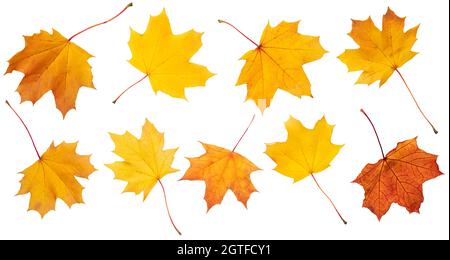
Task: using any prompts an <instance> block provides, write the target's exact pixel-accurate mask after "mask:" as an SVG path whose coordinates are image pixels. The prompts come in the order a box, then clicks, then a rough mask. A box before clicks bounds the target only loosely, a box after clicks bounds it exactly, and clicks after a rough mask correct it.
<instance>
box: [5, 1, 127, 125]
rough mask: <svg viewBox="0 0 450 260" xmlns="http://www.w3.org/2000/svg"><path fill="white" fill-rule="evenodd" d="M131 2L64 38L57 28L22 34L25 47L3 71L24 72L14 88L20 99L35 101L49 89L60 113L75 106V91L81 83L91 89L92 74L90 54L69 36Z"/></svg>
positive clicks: (76, 92)
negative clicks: (26, 34) (30, 34)
mask: <svg viewBox="0 0 450 260" xmlns="http://www.w3.org/2000/svg"><path fill="white" fill-rule="evenodd" d="M130 6H132V4H129V5H127V6H126V8H125V9H123V10H122V11H121V12H120V13H119V14H118V15H116V16H115V17H114V18H112V19H110V20H108V21H106V22H103V23H99V24H96V25H94V26H91V27H88V28H87V29H85V30H83V31H81V32H79V33H77V34H75V35H73V36H72V37H70V38H69V39H67V38H65V37H64V36H63V35H62V34H60V33H59V32H58V31H56V30H53V33H51V34H50V33H48V32H46V31H41V32H40V33H38V34H34V35H32V36H25V48H24V49H23V50H22V51H20V52H18V53H17V54H16V55H14V56H13V57H12V58H11V59H10V60H9V67H8V69H7V71H6V74H8V73H12V72H13V71H19V72H22V73H24V75H25V76H24V78H23V79H22V81H21V83H20V85H19V87H18V88H17V92H18V93H19V94H20V96H21V99H22V102H25V101H31V102H32V103H33V104H35V103H36V102H37V101H38V100H39V99H41V98H42V97H43V96H44V95H45V94H46V93H47V92H49V91H52V92H53V95H54V97H55V102H56V107H57V108H58V109H59V110H60V111H61V113H62V114H63V117H65V116H66V114H67V113H68V112H69V111H70V110H71V109H74V108H75V103H76V99H77V96H78V92H79V90H80V88H81V87H83V86H84V87H87V88H92V89H95V87H94V84H93V82H92V80H93V76H92V71H91V66H90V65H89V63H88V60H89V59H90V58H91V57H93V56H92V55H91V54H89V53H88V52H86V51H85V50H84V49H82V48H81V47H79V46H78V45H77V44H75V43H73V42H72V39H73V38H75V37H76V36H78V35H80V34H81V33H83V32H85V31H87V30H89V29H92V28H94V27H97V26H99V25H102V24H105V23H108V22H110V21H112V20H113V19H115V18H116V17H118V16H119V15H121V14H122V13H123V12H125V10H127V9H128V8H129V7H130Z"/></svg>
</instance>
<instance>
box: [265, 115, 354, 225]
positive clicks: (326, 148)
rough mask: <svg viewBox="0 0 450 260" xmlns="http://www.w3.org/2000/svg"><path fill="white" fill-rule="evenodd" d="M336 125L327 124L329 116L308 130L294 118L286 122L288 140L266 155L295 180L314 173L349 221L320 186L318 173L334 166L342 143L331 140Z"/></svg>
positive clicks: (271, 146) (314, 178)
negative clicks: (338, 143)
mask: <svg viewBox="0 0 450 260" xmlns="http://www.w3.org/2000/svg"><path fill="white" fill-rule="evenodd" d="M333 128H334V126H331V125H329V124H328V123H327V120H326V119H325V117H323V118H322V119H321V120H319V121H318V122H317V123H316V125H315V126H314V129H308V128H306V127H304V126H303V124H302V123H301V122H300V121H298V120H296V119H295V118H293V117H291V118H290V119H289V120H288V121H287V122H286V129H287V132H288V137H287V140H286V142H283V143H275V144H269V145H267V150H266V154H267V155H269V157H270V158H272V160H273V161H275V163H276V164H277V166H276V168H275V170H276V171H277V172H279V173H281V174H283V175H285V176H287V177H290V178H293V179H294V182H298V181H300V180H303V179H304V178H306V177H308V176H311V177H312V179H313V180H314V182H315V183H316V185H317V187H318V188H319V189H320V191H321V192H322V193H323V194H324V195H325V197H326V198H327V199H328V200H329V201H330V203H331V204H332V205H333V208H334V209H335V210H336V212H337V214H338V215H339V217H340V219H341V220H342V222H343V223H344V224H347V221H346V220H345V219H344V218H343V217H342V215H341V213H340V212H339V211H338V209H337V207H336V206H335V204H334V202H333V201H332V200H331V198H330V197H329V196H328V195H327V194H326V193H325V191H324V190H323V189H322V187H321V186H320V185H319V182H318V181H317V179H316V177H314V174H315V173H319V172H322V171H323V170H325V169H326V168H328V167H329V166H330V163H331V161H332V160H333V159H334V157H336V155H337V154H338V153H339V151H340V150H341V148H342V145H336V144H333V143H331V135H332V134H333Z"/></svg>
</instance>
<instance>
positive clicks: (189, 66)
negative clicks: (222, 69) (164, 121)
mask: <svg viewBox="0 0 450 260" xmlns="http://www.w3.org/2000/svg"><path fill="white" fill-rule="evenodd" d="M201 37H202V34H201V33H197V32H195V31H193V30H191V31H188V32H185V33H183V34H179V35H174V34H173V33H172V29H171V27H170V23H169V18H168V17H167V14H166V12H165V10H163V12H162V13H161V14H160V15H159V16H154V17H151V18H150V21H149V23H148V26H147V30H146V32H145V33H144V34H139V33H137V32H135V31H134V30H131V38H130V42H129V46H130V49H131V52H132V54H133V57H132V59H131V61H130V63H131V64H132V65H133V66H134V67H136V68H137V69H139V70H140V71H142V72H143V73H145V74H146V75H147V76H148V77H149V79H150V83H151V85H152V88H153V90H154V91H155V92H157V91H162V92H164V93H167V94H169V95H171V96H172V97H176V98H185V91H184V89H185V88H187V87H197V86H204V85H205V83H206V81H207V80H208V79H209V78H210V77H212V76H213V74H212V73H211V72H209V71H208V69H207V68H205V67H204V66H201V65H198V64H195V63H192V62H190V60H191V58H192V56H193V55H194V54H195V53H196V52H197V51H198V50H199V49H200V47H201V46H202V42H201Z"/></svg>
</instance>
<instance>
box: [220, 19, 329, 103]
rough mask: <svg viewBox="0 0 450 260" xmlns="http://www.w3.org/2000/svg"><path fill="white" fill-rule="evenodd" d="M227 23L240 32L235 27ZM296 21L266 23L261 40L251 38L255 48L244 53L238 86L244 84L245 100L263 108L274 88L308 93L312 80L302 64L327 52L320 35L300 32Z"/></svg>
mask: <svg viewBox="0 0 450 260" xmlns="http://www.w3.org/2000/svg"><path fill="white" fill-rule="evenodd" d="M219 22H221V23H226V24H228V25H230V26H232V27H233V28H235V29H236V30H237V31H238V32H239V33H241V34H242V35H244V34H243V33H242V32H240V31H239V30H238V29H237V28H236V27H234V26H233V25H231V24H230V23H228V22H226V21H222V20H221V21H219ZM298 25H299V22H293V23H288V22H282V23H280V24H279V25H277V26H275V27H272V26H270V24H268V25H267V27H266V29H265V30H264V32H263V35H262V37H261V41H260V43H259V44H257V43H256V42H255V41H253V40H250V38H249V37H247V36H245V35H244V36H245V37H246V38H247V39H249V40H250V41H251V42H252V43H253V44H254V45H255V46H256V49H255V50H251V51H249V52H247V53H246V54H245V55H244V56H243V57H242V59H243V60H245V61H246V63H245V65H244V68H243V69H242V72H241V75H240V76H239V80H238V82H237V85H238V86H239V85H242V84H247V89H248V91H247V99H252V100H254V101H255V103H256V104H257V105H258V106H259V108H260V109H261V110H262V111H264V109H265V108H267V107H269V106H270V103H271V100H272V98H273V96H274V95H275V93H276V91H277V89H279V88H280V89H282V90H285V91H287V92H289V93H291V94H292V95H295V96H298V97H300V96H311V83H310V82H309V80H308V77H307V76H306V73H305V71H304V70H303V67H302V66H303V65H304V64H306V63H309V62H312V61H315V60H318V59H320V58H321V57H322V56H323V55H324V54H325V53H326V51H325V50H324V49H323V48H322V46H321V45H320V41H319V37H313V36H308V35H302V34H299V33H298V32H297V31H298Z"/></svg>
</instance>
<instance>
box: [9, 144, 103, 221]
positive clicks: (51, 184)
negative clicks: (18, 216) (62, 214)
mask: <svg viewBox="0 0 450 260" xmlns="http://www.w3.org/2000/svg"><path fill="white" fill-rule="evenodd" d="M76 149H77V144H76V143H69V144H68V143H62V144H60V145H58V146H55V145H54V144H52V145H51V146H50V148H49V149H48V150H47V151H46V152H45V153H44V154H43V155H42V156H41V158H40V159H39V160H38V161H37V162H36V163H34V164H33V165H32V166H30V167H28V168H27V169H26V170H24V171H22V173H23V174H24V177H23V179H22V180H21V181H20V182H21V187H20V191H19V193H18V195H25V194H27V193H30V194H31V198H30V206H29V209H30V210H35V211H37V212H39V214H41V216H42V217H44V216H45V215H46V214H47V213H48V212H49V211H51V210H54V209H55V203H56V199H57V198H59V199H61V200H63V201H64V202H65V203H66V204H67V205H68V206H69V207H71V206H72V205H73V204H75V203H84V202H83V198H82V191H83V187H82V186H81V184H80V183H79V182H78V181H77V179H76V178H75V177H80V178H86V179H87V178H88V177H89V175H91V174H92V173H93V172H94V171H95V169H94V167H93V166H92V165H91V163H90V156H81V155H78V154H77V153H76Z"/></svg>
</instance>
